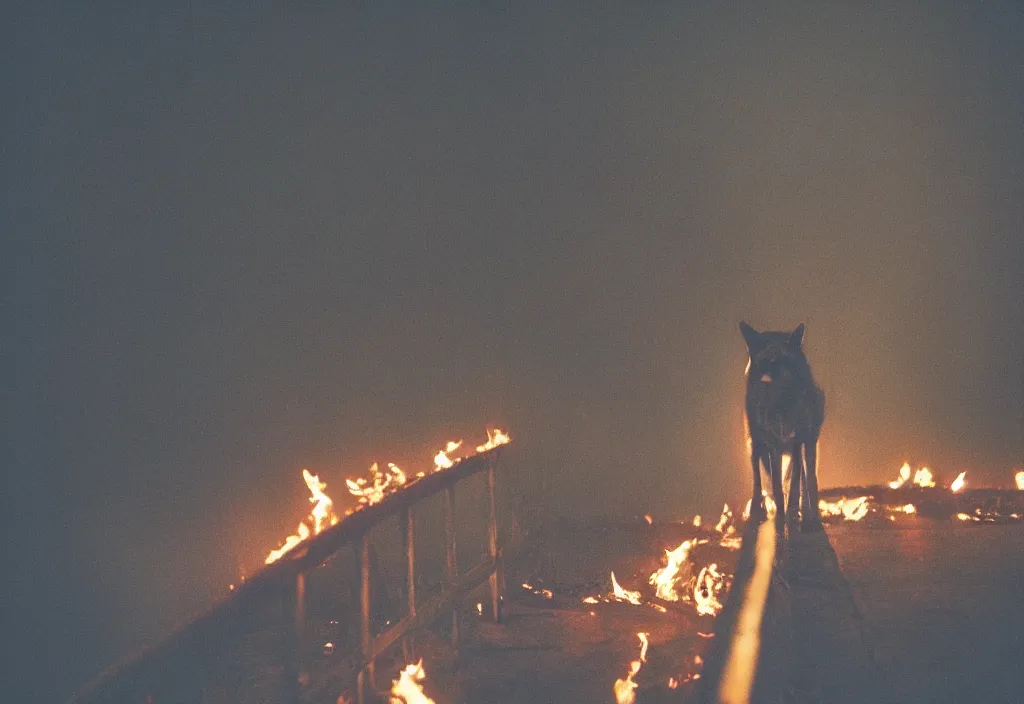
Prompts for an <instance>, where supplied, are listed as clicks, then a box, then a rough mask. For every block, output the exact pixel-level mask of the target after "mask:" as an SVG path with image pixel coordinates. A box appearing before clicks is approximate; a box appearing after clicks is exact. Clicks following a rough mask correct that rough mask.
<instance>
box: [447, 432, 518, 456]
mask: <svg viewBox="0 0 1024 704" xmlns="http://www.w3.org/2000/svg"><path fill="white" fill-rule="evenodd" d="M511 440H512V438H510V437H509V436H508V434H507V433H505V432H502V431H501V429H499V428H494V429H491V428H487V442H485V443H484V444H483V445H477V448H476V451H477V452H487V451H488V450H493V449H494V448H496V447H497V446H498V445H507V444H508V443H509V441H511ZM460 442H461V441H460ZM449 444H450V443H449ZM452 449H454V448H452Z"/></svg>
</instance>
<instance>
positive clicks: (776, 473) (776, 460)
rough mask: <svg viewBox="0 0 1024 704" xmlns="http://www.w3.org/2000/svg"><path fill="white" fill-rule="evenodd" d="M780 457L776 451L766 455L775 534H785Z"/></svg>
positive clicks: (784, 498) (784, 500) (784, 506)
mask: <svg viewBox="0 0 1024 704" xmlns="http://www.w3.org/2000/svg"><path fill="white" fill-rule="evenodd" d="M781 460H782V455H781V454H779V452H778V451H777V450H770V451H769V453H768V464H769V470H768V474H769V475H770V476H771V480H772V500H773V501H774V502H775V532H776V533H778V534H779V535H782V534H783V533H785V532H786V497H785V496H784V495H783V493H782V461H781Z"/></svg>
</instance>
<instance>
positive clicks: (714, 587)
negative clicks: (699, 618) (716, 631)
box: [693, 562, 729, 616]
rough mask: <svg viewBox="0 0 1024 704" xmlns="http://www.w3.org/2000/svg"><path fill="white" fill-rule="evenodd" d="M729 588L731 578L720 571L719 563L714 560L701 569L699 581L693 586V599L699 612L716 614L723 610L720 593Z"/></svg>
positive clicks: (708, 614) (707, 614)
mask: <svg viewBox="0 0 1024 704" xmlns="http://www.w3.org/2000/svg"><path fill="white" fill-rule="evenodd" d="M728 588H729V578H728V577H727V576H726V575H724V574H722V573H721V572H719V571H718V565H717V564H716V563H714V562H712V563H711V564H710V565H707V566H706V567H704V569H702V570H701V571H700V575H699V576H698V577H697V583H696V584H695V585H694V587H693V600H694V602H695V603H696V604H697V613H699V614H704V615H705V616H715V615H717V614H718V612H719V611H721V610H722V602H721V601H719V599H718V595H719V594H721V593H723V592H725V591H726V590H727V589H728Z"/></svg>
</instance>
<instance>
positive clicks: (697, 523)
mask: <svg viewBox="0 0 1024 704" xmlns="http://www.w3.org/2000/svg"><path fill="white" fill-rule="evenodd" d="M1021 474H1024V472H1021ZM700 523H701V518H700V514H697V515H696V516H694V517H693V527H694V528H700Z"/></svg>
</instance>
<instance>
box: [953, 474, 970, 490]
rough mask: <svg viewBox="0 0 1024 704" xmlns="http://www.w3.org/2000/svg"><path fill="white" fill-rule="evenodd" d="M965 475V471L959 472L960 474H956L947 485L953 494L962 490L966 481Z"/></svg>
mask: <svg viewBox="0 0 1024 704" xmlns="http://www.w3.org/2000/svg"><path fill="white" fill-rule="evenodd" d="M966 476H967V472H960V474H958V475H957V477H956V479H954V480H953V483H952V484H950V485H949V490H950V491H952V492H953V493H954V494H956V493H957V492H960V491H963V488H964V487H965V486H967V481H966V479H965V477H966Z"/></svg>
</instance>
